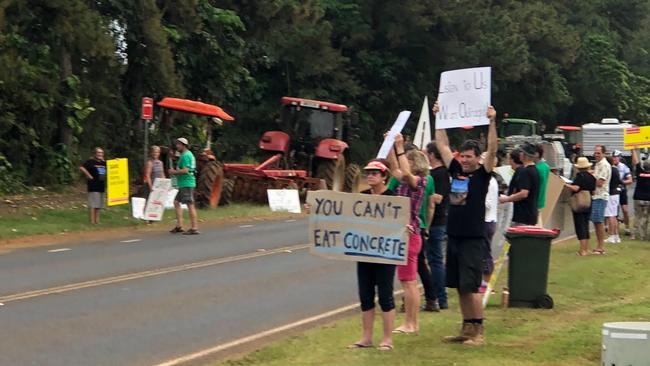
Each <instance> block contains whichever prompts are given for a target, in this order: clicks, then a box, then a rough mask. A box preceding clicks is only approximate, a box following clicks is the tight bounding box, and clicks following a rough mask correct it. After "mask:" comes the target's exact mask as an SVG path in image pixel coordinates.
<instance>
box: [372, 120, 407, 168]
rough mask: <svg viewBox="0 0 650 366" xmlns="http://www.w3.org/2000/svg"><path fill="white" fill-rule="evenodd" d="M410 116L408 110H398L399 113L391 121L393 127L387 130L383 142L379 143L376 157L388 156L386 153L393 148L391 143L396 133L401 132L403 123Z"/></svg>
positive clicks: (384, 157) (393, 141) (383, 157)
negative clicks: (392, 121)
mask: <svg viewBox="0 0 650 366" xmlns="http://www.w3.org/2000/svg"><path fill="white" fill-rule="evenodd" d="M410 116H411V112H410V111H401V112H400V114H399V115H398V116H397V119H396V120H395V123H393V127H391V128H390V131H388V135H386V138H385V139H384V143H383V144H381V148H379V153H377V159H386V158H387V157H388V153H389V152H390V149H392V148H393V144H394V143H395V136H397V134H398V133H400V132H402V129H404V125H405V124H406V121H408V119H409V117H410Z"/></svg>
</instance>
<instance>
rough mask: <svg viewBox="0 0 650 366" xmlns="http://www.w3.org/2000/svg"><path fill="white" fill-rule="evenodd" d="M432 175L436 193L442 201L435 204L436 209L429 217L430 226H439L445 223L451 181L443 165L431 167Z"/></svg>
mask: <svg viewBox="0 0 650 366" xmlns="http://www.w3.org/2000/svg"><path fill="white" fill-rule="evenodd" d="M430 174H431V176H432V177H433V183H434V185H435V187H436V194H439V195H441V196H442V201H441V202H440V203H439V204H437V205H436V210H435V211H434V213H433V218H432V219H431V225H432V226H440V225H445V224H447V206H448V205H449V197H447V196H448V195H449V189H450V187H451V182H450V180H449V171H447V168H446V167H444V166H439V167H437V168H435V169H431V172H430Z"/></svg>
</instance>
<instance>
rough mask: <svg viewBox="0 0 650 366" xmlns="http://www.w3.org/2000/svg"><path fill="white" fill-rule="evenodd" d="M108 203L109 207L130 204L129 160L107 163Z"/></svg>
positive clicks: (108, 161) (116, 160)
mask: <svg viewBox="0 0 650 366" xmlns="http://www.w3.org/2000/svg"><path fill="white" fill-rule="evenodd" d="M106 201H107V203H108V205H109V206H117V205H124V204H127V203H129V159H112V160H107V161H106Z"/></svg>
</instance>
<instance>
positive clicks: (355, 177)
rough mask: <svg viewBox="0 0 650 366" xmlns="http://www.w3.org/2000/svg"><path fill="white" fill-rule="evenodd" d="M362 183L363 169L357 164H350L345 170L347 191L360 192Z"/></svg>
mask: <svg viewBox="0 0 650 366" xmlns="http://www.w3.org/2000/svg"><path fill="white" fill-rule="evenodd" d="M360 183H361V168H359V166H358V165H357V164H350V165H348V167H347V168H346V169H345V191H346V192H350V193H358V192H359V184H360Z"/></svg>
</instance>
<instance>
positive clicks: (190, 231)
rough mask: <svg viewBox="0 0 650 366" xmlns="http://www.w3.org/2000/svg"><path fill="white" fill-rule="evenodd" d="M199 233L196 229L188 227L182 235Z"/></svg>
mask: <svg viewBox="0 0 650 366" xmlns="http://www.w3.org/2000/svg"><path fill="white" fill-rule="evenodd" d="M199 234H201V233H200V232H199V231H198V230H196V229H189V230H187V231H186V232H184V233H183V235H199Z"/></svg>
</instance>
